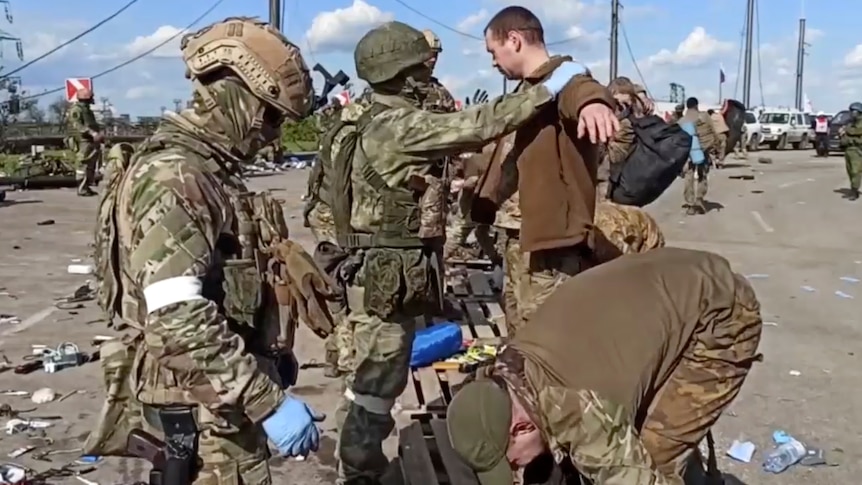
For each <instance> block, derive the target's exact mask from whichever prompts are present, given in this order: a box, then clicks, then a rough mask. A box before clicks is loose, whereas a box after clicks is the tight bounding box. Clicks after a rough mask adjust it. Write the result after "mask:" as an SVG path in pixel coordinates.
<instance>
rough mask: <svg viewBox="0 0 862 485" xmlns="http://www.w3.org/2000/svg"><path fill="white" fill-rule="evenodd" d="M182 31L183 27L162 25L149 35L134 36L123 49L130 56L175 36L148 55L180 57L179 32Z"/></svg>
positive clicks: (141, 52) (180, 37) (180, 36)
mask: <svg viewBox="0 0 862 485" xmlns="http://www.w3.org/2000/svg"><path fill="white" fill-rule="evenodd" d="M182 32H183V29H180V28H177V27H174V26H173V25H162V26H161V27H159V28H158V29H156V31H155V32H153V33H152V34H150V35H143V36H138V37H135V39H134V40H132V41H131V42H129V43H128V44H126V45H125V46H124V48H123V49H124V50H125V51H126V53H127V54H129V55H131V56H138V55H141V54H143V53H144V52H147V51H149V50H150V49H153V48H155V47H156V46H157V45H159V44H161V43H162V42H165V41H167V40H168V39H170V38H171V37H173V36H176V38H175V39H173V40H172V41H170V42H168V43H167V44H165V45H163V46H162V47H159V48H158V49H156V50H155V51H154V52H153V53H152V54H150V55H151V56H153V57H180V56H181V55H182V54H181V53H180V39H182V35H179V34H181V33H182Z"/></svg>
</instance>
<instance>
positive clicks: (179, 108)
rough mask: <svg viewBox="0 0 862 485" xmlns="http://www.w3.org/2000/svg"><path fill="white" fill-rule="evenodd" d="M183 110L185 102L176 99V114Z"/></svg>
mask: <svg viewBox="0 0 862 485" xmlns="http://www.w3.org/2000/svg"><path fill="white" fill-rule="evenodd" d="M182 110H183V100H182V99H180V98H175V99H174V112H176V113H179V112H180V111H182Z"/></svg>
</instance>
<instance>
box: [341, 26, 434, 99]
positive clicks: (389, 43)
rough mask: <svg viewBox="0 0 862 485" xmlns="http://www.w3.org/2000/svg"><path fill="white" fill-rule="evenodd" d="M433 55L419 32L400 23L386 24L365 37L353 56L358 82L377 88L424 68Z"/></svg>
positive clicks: (360, 41)
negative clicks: (410, 70)
mask: <svg viewBox="0 0 862 485" xmlns="http://www.w3.org/2000/svg"><path fill="white" fill-rule="evenodd" d="M432 57H434V52H433V51H432V50H431V46H430V45H428V41H426V40H425V36H424V35H423V34H422V32H420V31H418V30H416V29H414V28H413V27H410V26H409V25H407V24H404V23H401V22H387V23H385V24H383V25H381V26H380V27H377V28H375V29H372V30H371V31H370V32H368V33H367V34H365V35H364V36H363V37H362V38H361V39H359V43H358V44H356V50H355V51H354V53H353V60H354V62H355V63H356V74H357V75H358V76H359V78H360V79H362V80H364V81H366V82H368V83H371V84H378V83H382V82H385V81H389V80H390V79H394V78H395V77H396V76H398V74H399V73H401V72H403V71H404V70H406V69H408V68H411V67H413V66H418V65H421V64H424V63H425V62H426V61H428V60H429V59H431V58H432Z"/></svg>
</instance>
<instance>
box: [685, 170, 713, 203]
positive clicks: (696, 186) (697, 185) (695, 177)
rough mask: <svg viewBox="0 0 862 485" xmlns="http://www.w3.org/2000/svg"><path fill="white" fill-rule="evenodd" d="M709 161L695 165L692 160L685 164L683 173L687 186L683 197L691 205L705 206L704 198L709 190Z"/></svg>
mask: <svg viewBox="0 0 862 485" xmlns="http://www.w3.org/2000/svg"><path fill="white" fill-rule="evenodd" d="M708 174H709V162H706V163H701V164H699V165H695V164H693V163H691V162H689V163H687V164H686V165H685V171H684V172H683V175H684V177H685V188H684V189H683V198H684V199H685V204H686V205H687V206H689V207H695V208H701V209H702V208H703V199H704V197H706V192H707V190H709V181H708Z"/></svg>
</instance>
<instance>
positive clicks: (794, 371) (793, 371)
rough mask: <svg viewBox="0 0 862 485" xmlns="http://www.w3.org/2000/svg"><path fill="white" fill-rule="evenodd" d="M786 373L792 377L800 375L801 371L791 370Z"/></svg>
mask: <svg viewBox="0 0 862 485" xmlns="http://www.w3.org/2000/svg"><path fill="white" fill-rule="evenodd" d="M788 374H790V375H792V376H793V377H799V376H801V375H802V373H801V372H799V371H798V370H792V371H790V372H788Z"/></svg>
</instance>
